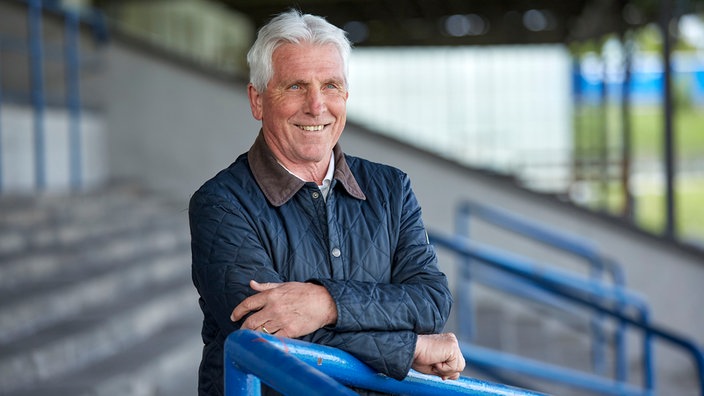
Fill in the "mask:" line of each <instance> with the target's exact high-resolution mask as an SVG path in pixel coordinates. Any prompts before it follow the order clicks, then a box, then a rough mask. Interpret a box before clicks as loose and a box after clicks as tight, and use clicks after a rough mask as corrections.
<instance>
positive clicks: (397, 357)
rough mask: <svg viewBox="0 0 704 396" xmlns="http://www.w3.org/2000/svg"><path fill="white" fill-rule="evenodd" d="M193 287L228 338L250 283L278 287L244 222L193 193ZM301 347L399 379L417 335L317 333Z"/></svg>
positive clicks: (221, 204)
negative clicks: (346, 357) (343, 356)
mask: <svg viewBox="0 0 704 396" xmlns="http://www.w3.org/2000/svg"><path fill="white" fill-rule="evenodd" d="M189 222H190V227H191V249H192V255H193V261H192V276H193V283H194V285H195V286H196V288H197V290H198V293H199V294H200V296H201V299H202V302H201V307H202V309H203V310H204V314H205V315H207V316H211V317H213V318H215V321H216V322H217V326H218V327H219V331H220V333H221V334H222V335H223V337H224V336H227V335H228V334H230V333H231V332H233V331H235V330H237V329H239V328H240V326H241V324H242V321H244V319H243V320H242V321H239V322H237V323H233V322H231V321H230V314H231V313H232V310H233V309H234V307H236V306H237V305H238V304H239V303H240V302H241V301H242V300H244V299H245V298H247V297H248V296H250V295H252V294H253V291H252V290H251V289H250V287H249V280H250V279H255V280H257V281H259V282H282V281H283V280H282V278H281V277H280V276H279V274H278V273H276V271H275V270H274V266H273V264H272V262H271V259H270V257H269V256H268V255H267V253H266V251H265V249H264V247H263V246H262V242H261V241H260V240H259V238H258V237H257V235H256V233H255V232H254V231H253V229H252V227H251V226H250V223H249V222H248V220H247V216H246V215H245V214H244V213H242V212H241V211H239V210H238V209H237V208H236V207H235V206H234V205H233V203H232V202H228V201H227V200H226V199H224V198H222V197H219V196H218V195H216V194H208V193H203V192H198V193H196V194H195V195H194V196H193V198H192V199H191V202H190V205H189ZM302 339H304V340H306V341H311V342H316V343H319V344H323V345H328V346H332V347H336V348H339V349H342V350H344V351H346V352H349V353H351V354H353V355H354V356H356V357H357V358H358V359H360V360H361V361H362V362H364V363H365V364H367V365H369V366H370V367H372V368H373V369H375V370H377V371H379V372H380V373H382V374H385V375H388V376H390V377H393V378H397V379H402V378H404V377H405V376H406V375H407V374H408V371H409V370H410V366H411V363H412V360H413V353H414V351H415V344H416V335H415V334H414V333H413V332H411V331H357V332H346V333H339V332H336V331H332V330H330V329H320V330H318V331H316V332H314V333H312V334H309V335H308V336H305V337H302Z"/></svg>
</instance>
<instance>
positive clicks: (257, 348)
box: [224, 330, 356, 396]
mask: <svg viewBox="0 0 704 396" xmlns="http://www.w3.org/2000/svg"><path fill="white" fill-rule="evenodd" d="M264 336H266V334H263V333H259V332H255V331H251V330H239V331H236V332H234V333H232V334H230V336H228V338H227V340H226V341H225V353H224V359H225V361H224V364H225V366H224V367H225V394H226V395H227V396H256V395H259V393H258V392H259V390H258V389H256V388H258V386H257V385H258V384H257V383H256V382H257V381H254V380H253V379H252V378H251V377H250V376H248V375H247V374H252V375H256V376H257V377H259V378H260V379H261V380H262V381H263V382H265V383H266V384H267V385H269V386H271V387H272V388H274V389H276V390H277V391H279V392H281V393H285V394H290V395H310V396H326V395H341V396H353V395H356V393H355V392H353V391H352V390H350V389H348V388H346V387H345V386H343V385H341V384H340V383H338V382H337V381H335V380H333V379H332V378H330V377H329V376H327V375H325V374H323V373H321V372H320V371H318V370H316V369H315V368H313V367H311V366H309V365H307V364H306V363H304V362H302V361H301V360H300V359H297V358H295V357H294V356H291V355H290V354H289V353H288V352H287V351H286V350H284V349H280V348H277V347H276V346H275V345H273V344H272V343H271V338H273V337H271V338H264ZM274 339H275V338H274Z"/></svg>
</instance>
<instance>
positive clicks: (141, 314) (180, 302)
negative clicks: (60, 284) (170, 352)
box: [0, 280, 196, 393]
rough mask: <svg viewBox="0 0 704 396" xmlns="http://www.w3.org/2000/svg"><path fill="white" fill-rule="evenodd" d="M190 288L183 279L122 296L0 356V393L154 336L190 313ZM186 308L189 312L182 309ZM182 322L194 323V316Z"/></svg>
mask: <svg viewBox="0 0 704 396" xmlns="http://www.w3.org/2000/svg"><path fill="white" fill-rule="evenodd" d="M195 302H196V295H195V291H194V290H193V286H192V285H190V284H189V283H187V282H184V281H183V280H178V281H177V282H173V283H172V284H164V285H160V286H159V287H156V288H152V289H150V290H140V291H139V292H133V293H125V294H124V296H123V297H121V298H119V299H117V300H116V301H115V302H113V303H112V304H107V305H102V306H99V307H96V308H94V309H89V310H87V311H86V312H84V313H82V314H79V315H76V316H74V317H73V318H71V319H70V320H65V321H62V322H60V323H59V324H57V325H55V326H52V327H50V328H47V329H44V330H42V331H40V332H37V333H35V334H33V335H30V336H29V337H26V338H22V339H16V340H15V341H14V342H13V343H12V344H9V345H5V346H4V347H3V350H2V352H0V393H3V392H4V393H8V392H12V391H17V390H21V389H23V388H26V387H28V386H30V385H32V384H37V383H40V382H42V381H48V380H52V379H55V378H57V377H59V376H63V375H67V374H69V373H72V372H74V371H76V370H79V369H81V368H85V367H87V366H89V365H91V364H95V363H96V362H99V361H101V360H104V359H108V358H110V357H111V356H114V355H115V354H117V353H119V352H120V351H121V350H124V349H125V348H129V347H130V346H133V345H136V344H137V343H139V342H140V341H142V340H144V339H147V338H149V337H152V336H154V335H156V334H158V333H159V331H160V330H161V329H163V328H164V327H166V326H167V325H169V324H172V323H176V322H178V321H179V320H181V319H184V318H183V311H192V309H193V308H192V307H194V304H195ZM186 307H191V308H186ZM189 317H190V318H191V319H186V320H191V321H194V319H193V315H191V316H186V318H189Z"/></svg>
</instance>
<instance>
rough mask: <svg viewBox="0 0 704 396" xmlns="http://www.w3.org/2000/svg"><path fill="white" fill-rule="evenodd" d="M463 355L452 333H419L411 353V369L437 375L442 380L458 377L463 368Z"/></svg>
mask: <svg viewBox="0 0 704 396" xmlns="http://www.w3.org/2000/svg"><path fill="white" fill-rule="evenodd" d="M464 365H465V362H464V356H462V351H461V350H460V346H459V344H458V343H457V337H455V335H454V334H452V333H443V334H421V335H419V336H418V341H417V343H416V351H415V353H414V354H413V365H412V367H413V369H414V370H416V371H419V372H421V373H425V374H431V375H437V376H438V377H441V378H442V379H443V380H447V379H458V378H459V377H460V373H462V370H464Z"/></svg>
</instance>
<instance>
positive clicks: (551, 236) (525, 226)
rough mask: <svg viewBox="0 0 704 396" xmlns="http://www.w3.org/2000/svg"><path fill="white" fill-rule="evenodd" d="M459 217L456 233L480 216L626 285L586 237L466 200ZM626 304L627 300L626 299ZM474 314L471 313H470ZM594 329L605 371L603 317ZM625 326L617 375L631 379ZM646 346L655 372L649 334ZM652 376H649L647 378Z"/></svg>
mask: <svg viewBox="0 0 704 396" xmlns="http://www.w3.org/2000/svg"><path fill="white" fill-rule="evenodd" d="M457 213H458V217H457V219H456V225H455V232H457V233H458V234H460V235H464V236H467V237H468V236H469V217H470V216H477V217H479V218H481V219H482V220H484V221H487V222H489V223H491V224H494V225H496V226H500V227H502V228H504V229H506V230H509V231H511V232H513V233H516V234H519V235H521V236H524V237H527V238H530V239H532V240H535V241H538V242H540V243H543V244H545V245H548V246H550V247H552V248H555V249H558V250H562V251H564V252H567V253H570V254H572V255H575V256H578V257H581V258H583V259H585V260H586V261H587V263H588V264H589V266H590V275H591V276H592V278H594V279H598V278H600V276H601V274H602V272H603V271H604V270H606V271H607V272H608V273H609V274H610V275H611V278H612V280H613V283H614V284H616V285H618V286H625V283H626V282H625V275H624V271H623V269H622V268H621V266H620V265H619V264H618V263H616V262H614V261H613V260H610V259H607V258H605V257H603V255H602V254H601V253H600V252H599V251H598V249H597V248H596V246H593V245H592V244H591V243H589V242H587V241H585V240H584V239H582V238H577V237H575V236H572V235H568V234H566V233H564V232H563V231H560V232H558V231H556V230H553V229H551V228H549V227H545V226H543V225H540V224H536V223H534V222H531V221H528V220H526V219H523V218H521V217H519V216H516V215H514V214H509V213H507V212H504V211H501V210H499V209H496V208H493V207H490V206H487V205H484V204H481V203H478V202H475V201H471V200H466V201H463V202H461V203H460V205H459V206H458V208H457ZM624 303H627V302H625V301H624ZM470 314H471V312H470ZM592 331H593V333H594V334H595V337H596V343H595V345H594V350H593V351H592V354H593V359H594V370H595V371H596V372H603V370H604V367H605V366H604V358H605V357H604V352H603V349H604V348H605V345H604V342H603V338H604V336H603V330H602V328H601V326H600V323H599V319H598V318H596V319H593V320H592ZM624 332H625V325H624V324H623V323H619V324H618V327H617V329H616V333H615V338H616V340H615V343H616V351H617V353H616V358H617V361H616V367H615V368H616V376H617V378H619V379H622V380H624V381H626V380H627V378H628V370H627V358H626V342H625V336H624ZM643 349H644V351H645V352H644V354H645V361H646V366H647V368H646V371H652V366H653V362H652V361H651V360H650V359H651V358H650V357H651V356H652V351H651V349H652V346H651V342H650V338H649V336H648V335H646V337H644V339H643ZM649 380H650V377H648V376H646V381H649Z"/></svg>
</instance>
